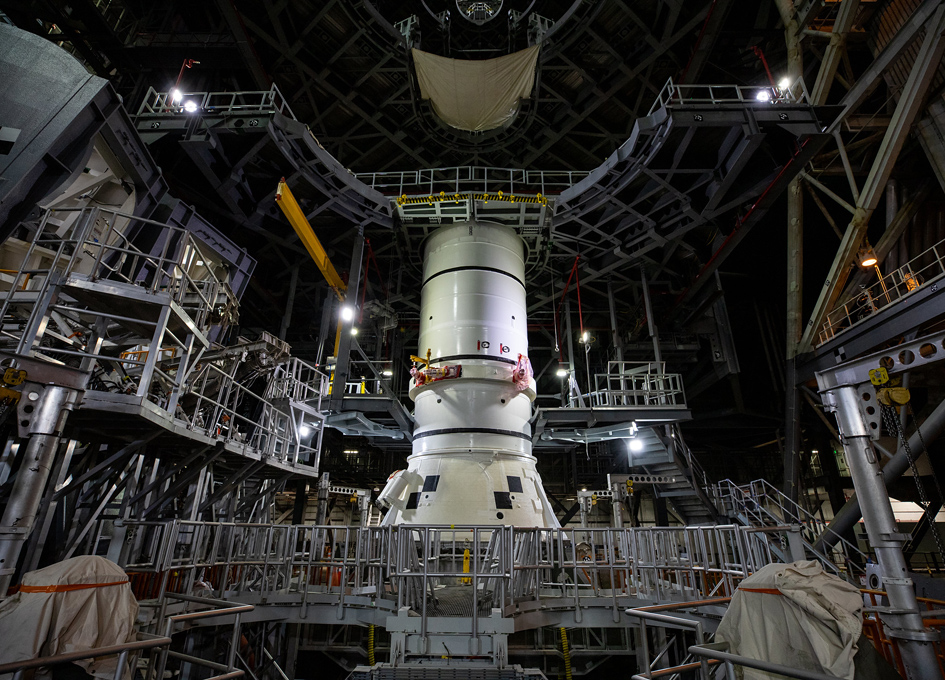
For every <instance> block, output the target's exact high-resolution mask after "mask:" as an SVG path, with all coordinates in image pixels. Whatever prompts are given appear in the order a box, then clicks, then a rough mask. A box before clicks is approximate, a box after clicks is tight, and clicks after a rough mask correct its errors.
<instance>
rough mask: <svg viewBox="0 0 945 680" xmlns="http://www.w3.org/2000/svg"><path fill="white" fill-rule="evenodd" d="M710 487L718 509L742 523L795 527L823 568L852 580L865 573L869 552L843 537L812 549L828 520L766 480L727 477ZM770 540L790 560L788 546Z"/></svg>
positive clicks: (762, 527)
mask: <svg viewBox="0 0 945 680" xmlns="http://www.w3.org/2000/svg"><path fill="white" fill-rule="evenodd" d="M712 491H713V495H714V496H715V500H716V502H717V504H718V510H719V512H720V513H721V514H723V515H727V516H729V517H731V518H732V520H734V521H736V522H738V523H739V524H741V525H742V526H745V527H750V528H755V529H758V530H761V531H764V530H771V531H776V530H778V529H781V530H783V528H784V527H785V525H790V526H794V527H797V531H798V534H799V538H800V540H801V542H802V544H803V547H804V552H805V554H806V556H807V558H808V559H812V560H815V561H818V562H820V563H821V564H822V565H823V566H824V569H825V570H827V571H831V572H833V573H835V574H837V575H838V576H841V577H843V578H846V579H847V580H852V581H853V582H857V579H858V578H859V577H860V576H861V575H863V574H865V570H864V565H866V563H867V561H868V560H869V557H868V555H866V554H865V553H864V552H863V551H862V550H860V549H859V548H858V547H857V546H856V545H854V544H853V543H850V542H849V541H847V540H846V539H845V538H843V537H838V538H839V541H838V542H837V544H836V546H835V547H834V548H833V549H832V550H831V551H830V552H823V551H820V550H817V549H815V548H814V546H815V544H816V543H817V540H818V539H819V538H820V537H821V536H822V535H824V534H825V532H827V531H829V529H828V524H827V522H826V521H824V520H823V519H821V518H819V517H816V516H815V515H813V514H812V513H810V512H808V511H807V510H805V509H804V508H802V507H801V506H800V505H798V504H797V503H795V502H794V501H792V500H791V499H790V498H788V497H787V496H785V495H784V494H783V493H782V492H781V491H780V490H779V489H778V488H776V487H775V486H773V485H772V484H771V483H769V482H768V481H766V480H764V479H757V480H755V481H753V482H749V483H748V484H742V485H737V484H735V483H734V482H732V481H731V480H729V479H726V480H724V481H722V482H719V483H718V484H716V485H715V487H714V488H713V489H712ZM772 535H774V534H772ZM769 543H771V544H772V545H771V548H772V551H773V552H775V554H777V555H778V556H779V557H780V558H781V559H782V560H783V561H790V559H789V554H790V552H789V550H788V546H785V545H778V541H773V540H769Z"/></svg>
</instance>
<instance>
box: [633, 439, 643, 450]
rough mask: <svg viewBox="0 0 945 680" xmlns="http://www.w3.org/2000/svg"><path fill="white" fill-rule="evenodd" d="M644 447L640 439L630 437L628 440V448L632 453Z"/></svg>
mask: <svg viewBox="0 0 945 680" xmlns="http://www.w3.org/2000/svg"><path fill="white" fill-rule="evenodd" d="M643 448H644V444H643V440H642V439H631V440H630V450H631V451H633V452H634V453H640V451H642V450H643Z"/></svg>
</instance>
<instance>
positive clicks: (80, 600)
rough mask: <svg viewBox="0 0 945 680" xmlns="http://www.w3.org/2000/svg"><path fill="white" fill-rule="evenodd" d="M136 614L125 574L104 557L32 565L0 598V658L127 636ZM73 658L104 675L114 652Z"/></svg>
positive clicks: (109, 672) (112, 666)
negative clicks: (33, 568)
mask: <svg viewBox="0 0 945 680" xmlns="http://www.w3.org/2000/svg"><path fill="white" fill-rule="evenodd" d="M137 616H138V602H137V600H135V597H134V595H133V594H132V592H131V585H130V584H129V583H128V576H127V574H125V572H124V570H122V568H121V567H119V566H118V565H117V564H115V563H114V562H110V561H109V560H107V559H105V558H104V557H97V556H88V555H84V556H82V557H73V558H71V559H68V560H65V561H63V562H58V563H56V564H53V565H51V566H49V567H45V568H43V569H37V570H36V571H32V572H29V573H27V574H25V575H24V576H23V583H22V585H21V588H20V592H18V593H16V594H15V595H13V596H12V597H9V598H7V599H6V600H4V601H3V602H0V663H11V662H14V661H24V660H28V659H35V658H38V657H41V656H53V655H55V654H65V653H66V652H75V651H85V650H88V649H93V648H95V647H108V646H112V645H119V644H122V643H125V642H132V641H134V640H135V635H136V634H135V620H136V618H137ZM75 664H76V665H78V666H81V667H82V668H84V669H85V670H86V671H87V672H88V673H90V674H92V675H94V676H96V677H99V678H106V679H109V680H110V679H111V678H113V677H114V676H115V670H116V669H117V665H118V657H117V656H109V657H100V658H97V659H84V660H82V661H76V662H75ZM125 675H126V676H127V675H128V673H127V671H126V672H125Z"/></svg>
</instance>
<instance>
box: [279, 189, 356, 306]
mask: <svg viewBox="0 0 945 680" xmlns="http://www.w3.org/2000/svg"><path fill="white" fill-rule="evenodd" d="M276 203H277V204H278V205H279V208H281V209H282V212H283V213H284V214H285V216H286V218H287V219H288V220H289V224H291V225H292V228H293V229H295V233H296V234H298V235H299V238H300V239H301V240H302V244H303V245H304V246H305V249H306V250H307V251H308V254H309V255H311V256H312V259H313V260H315V264H316V265H317V266H318V270H319V271H320V272H321V273H322V276H324V277H325V280H326V281H327V282H328V285H329V286H331V289H332V290H333V291H335V295H337V296H338V299H339V300H341V301H344V299H345V291H346V290H347V288H348V287H347V286H346V285H345V282H344V281H342V280H341V277H340V276H338V272H337V271H335V267H334V265H333V264H332V263H331V260H329V259H328V253H326V252H325V248H324V247H323V246H322V243H321V241H319V240H318V237H317V236H316V235H315V232H314V231H313V230H312V225H311V224H309V222H308V218H306V217H305V213H303V212H302V209H301V208H300V207H299V204H298V202H297V201H296V200H295V196H293V195H292V191H291V190H290V189H289V186H288V185H287V184H286V183H285V177H283V178H282V179H281V180H280V181H279V186H278V187H277V188H276Z"/></svg>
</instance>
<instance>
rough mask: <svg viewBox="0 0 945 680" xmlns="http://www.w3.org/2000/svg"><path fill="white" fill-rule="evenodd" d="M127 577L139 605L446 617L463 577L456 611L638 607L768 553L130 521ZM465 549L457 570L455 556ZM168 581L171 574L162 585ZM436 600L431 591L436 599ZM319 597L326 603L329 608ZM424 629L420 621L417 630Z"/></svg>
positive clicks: (689, 541)
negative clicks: (315, 604) (205, 599)
mask: <svg viewBox="0 0 945 680" xmlns="http://www.w3.org/2000/svg"><path fill="white" fill-rule="evenodd" d="M126 525H127V526H128V527H129V532H128V538H127V539H126V540H127V541H128V543H129V545H131V546H133V547H132V549H130V550H127V551H125V554H126V555H127V557H126V562H125V565H124V566H125V569H126V570H127V571H128V572H129V573H130V574H132V575H133V576H132V585H133V588H134V589H135V592H136V594H138V595H139V596H146V595H149V594H152V595H153V592H154V585H153V584H154V583H155V579H158V580H162V582H164V583H165V586H164V589H165V590H166V591H167V592H183V593H187V592H190V591H191V590H192V589H193V587H194V584H195V583H196V582H197V581H198V580H199V581H200V582H202V583H207V584H209V585H210V587H211V588H212V591H213V593H214V595H215V596H216V597H219V598H228V597H236V596H239V594H240V593H257V594H259V595H261V596H268V595H270V594H274V593H283V594H285V593H295V594H297V595H298V599H297V600H296V604H299V605H301V606H302V607H306V606H308V605H309V604H310V603H311V602H312V601H313V598H318V601H319V603H321V604H330V605H335V606H338V607H344V606H345V603H346V601H347V599H348V598H350V597H352V595H356V594H370V595H371V597H373V598H377V600H378V601H379V602H383V601H386V602H387V608H389V609H390V610H395V609H397V608H400V607H409V608H411V609H413V610H414V611H416V612H417V613H419V614H420V615H421V616H423V617H428V616H445V615H450V614H448V613H444V611H443V610H442V609H440V608H439V607H438V604H437V600H436V598H435V597H434V596H433V593H434V592H435V590H436V589H437V588H438V587H441V586H444V587H448V586H456V587H458V588H460V589H461V580H462V579H468V580H469V581H470V582H471V584H472V585H473V587H472V588H466V589H465V591H464V592H465V594H462V595H460V597H461V598H464V611H465V612H466V615H468V616H478V614H473V612H477V613H478V612H480V611H485V612H488V611H489V610H491V608H493V607H498V608H501V609H503V610H504V611H511V610H512V609H513V608H514V607H513V605H515V604H516V603H520V602H524V601H528V602H530V603H533V606H541V604H542V603H546V604H548V605H549V606H550V605H561V604H562V603H566V604H567V606H569V607H573V608H574V610H575V611H576V612H577V613H578V616H579V617H580V612H581V607H583V606H584V605H585V604H587V603H589V602H592V603H593V605H594V606H598V607H600V606H603V607H607V608H610V609H612V610H613V612H614V614H615V615H617V616H619V613H620V610H621V608H622V607H627V606H631V605H632V603H633V602H636V601H637V600H638V599H641V598H647V599H656V600H692V599H694V598H704V597H719V596H730V595H731V594H732V593H733V592H734V591H735V588H736V587H737V585H738V583H740V582H741V580H742V579H744V578H745V577H747V576H748V575H750V574H751V573H753V572H754V571H756V570H757V569H759V568H760V567H762V566H764V565H765V564H768V563H770V562H771V561H772V559H773V553H772V551H771V549H770V547H769V545H768V543H767V542H766V541H765V540H764V538H762V537H759V536H758V535H757V533H753V532H752V531H751V530H749V529H746V528H744V527H737V526H734V525H728V526H697V527H678V528H653V527H646V528H625V529H616V528H600V529H584V528H574V529H540V528H535V529H532V528H529V529H524V528H517V527H511V526H456V527H437V526H402V527H360V528H359V527H335V526H332V527H326V526H309V525H267V524H236V523H205V522H182V521H172V522H127V523H126ZM466 550H469V551H470V554H469V562H468V566H467V567H466V568H465V569H464V560H463V558H464V552H465V551H466ZM171 575H173V576H171ZM437 596H438V597H439V594H438V595H437ZM326 598H327V599H326ZM424 623H425V621H424Z"/></svg>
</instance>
